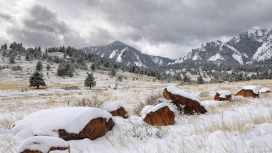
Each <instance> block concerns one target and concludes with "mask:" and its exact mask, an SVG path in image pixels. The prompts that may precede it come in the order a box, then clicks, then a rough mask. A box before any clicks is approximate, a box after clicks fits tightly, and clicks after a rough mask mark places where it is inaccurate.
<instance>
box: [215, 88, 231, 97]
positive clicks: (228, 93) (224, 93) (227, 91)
mask: <svg viewBox="0 0 272 153" xmlns="http://www.w3.org/2000/svg"><path fill="white" fill-rule="evenodd" d="M217 93H218V94H219V95H220V96H219V97H220V98H226V96H228V95H231V92H230V91H229V90H221V91H218V92H217Z"/></svg>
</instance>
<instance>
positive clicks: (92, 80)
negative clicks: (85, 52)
mask: <svg viewBox="0 0 272 153" xmlns="http://www.w3.org/2000/svg"><path fill="white" fill-rule="evenodd" d="M95 85H96V82H95V78H94V76H93V73H89V74H88V76H87V77H86V79H85V81H84V86H85V87H90V89H92V87H94V86H95Z"/></svg>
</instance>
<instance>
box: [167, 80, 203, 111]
mask: <svg viewBox="0 0 272 153" xmlns="http://www.w3.org/2000/svg"><path fill="white" fill-rule="evenodd" d="M163 96H164V98H165V99H168V100H171V101H172V103H173V104H175V105H176V106H177V108H178V109H179V111H180V112H184V113H185V114H190V115H193V114H195V113H197V114H205V113H206V112H207V110H206V109H205V107H203V106H202V105H200V103H199V101H198V100H197V99H196V98H194V97H192V96H190V95H189V94H188V93H187V92H185V91H183V90H181V89H179V88H177V87H175V86H172V85H170V86H168V87H167V88H165V89H164V90H163Z"/></svg>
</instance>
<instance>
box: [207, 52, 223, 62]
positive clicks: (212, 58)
mask: <svg viewBox="0 0 272 153" xmlns="http://www.w3.org/2000/svg"><path fill="white" fill-rule="evenodd" d="M217 60H225V59H224V58H223V57H222V56H221V55H220V54H219V53H217V54H215V55H213V56H211V57H210V58H209V59H208V61H217Z"/></svg>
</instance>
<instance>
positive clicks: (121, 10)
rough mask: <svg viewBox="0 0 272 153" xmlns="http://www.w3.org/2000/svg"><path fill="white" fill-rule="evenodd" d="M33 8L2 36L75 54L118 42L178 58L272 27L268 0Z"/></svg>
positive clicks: (105, 1)
mask: <svg viewBox="0 0 272 153" xmlns="http://www.w3.org/2000/svg"><path fill="white" fill-rule="evenodd" d="M33 1H35V0H33ZM35 3H36V4H37V5H33V7H32V8H31V9H28V10H25V12H24V13H25V14H26V16H24V17H22V18H20V20H21V23H22V25H23V27H16V26H12V27H9V28H6V29H7V30H6V33H7V35H9V36H10V37H11V38H13V39H14V40H16V41H20V42H23V43H25V44H26V45H28V46H43V47H49V46H61V45H65V46H68V45H70V46H74V47H77V48H80V47H82V46H86V45H106V44H108V43H110V42H112V41H115V40H120V41H123V42H124V43H126V44H128V45H131V46H133V47H136V48H137V49H139V50H140V51H142V52H144V53H149V54H153V55H165V52H166V51H167V52H168V54H167V55H166V56H167V57H171V58H178V57H180V56H183V55H185V54H186V53H188V52H189V51H190V50H191V49H192V48H194V47H199V46H200V45H201V43H205V42H207V41H211V40H217V39H219V40H222V38H230V37H233V36H234V35H236V34H239V33H241V32H244V31H247V30H249V29H251V28H256V27H257V28H270V27H272V16H271V14H272V1H271V0H239V1H237V0H201V1H200V0H173V1H169V0H146V1H144V0H133V1H127V0H79V1H76V2H75V1H73V0H69V1H64V0H59V1H53V0H48V1H43V2H39V1H35ZM51 8H53V9H51ZM1 18H2V20H3V19H4V20H6V21H7V22H13V20H11V16H9V15H8V14H7V13H2V12H1V11H0V20H1ZM73 19H74V21H73ZM3 24H4V23H3ZM83 29H84V30H86V31H84V30H83ZM0 34H1V33H0ZM0 39H1V35H0ZM0 42H1V41H0ZM168 48H169V49H168Z"/></svg>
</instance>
